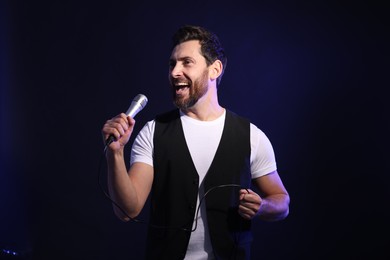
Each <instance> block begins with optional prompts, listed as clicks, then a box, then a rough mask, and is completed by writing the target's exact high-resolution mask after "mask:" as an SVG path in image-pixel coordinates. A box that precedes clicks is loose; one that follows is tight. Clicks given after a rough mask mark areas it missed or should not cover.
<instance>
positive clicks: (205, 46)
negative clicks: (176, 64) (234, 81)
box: [172, 25, 227, 86]
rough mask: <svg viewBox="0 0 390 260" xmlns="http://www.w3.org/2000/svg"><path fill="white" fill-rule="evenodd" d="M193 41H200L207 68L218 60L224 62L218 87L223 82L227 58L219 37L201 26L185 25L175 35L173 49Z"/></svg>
mask: <svg viewBox="0 0 390 260" xmlns="http://www.w3.org/2000/svg"><path fill="white" fill-rule="evenodd" d="M191 40H198V41H199V43H200V45H201V48H200V50H201V54H202V55H203V57H205V59H206V64H207V66H210V65H211V64H213V63H214V61H216V60H220V61H221V62H222V65H223V68H222V73H221V75H220V76H219V77H218V79H217V86H218V85H219V83H220V82H221V79H222V75H223V73H224V72H225V68H226V64H227V57H226V55H225V50H224V49H223V47H222V45H221V43H220V41H219V39H218V37H217V35H216V34H214V33H213V32H211V31H209V30H207V29H205V28H203V27H200V26H193V25H184V26H182V27H180V28H179V29H178V30H177V31H176V33H175V34H174V35H173V37H172V44H173V46H172V49H173V48H175V46H176V45H178V44H180V43H183V42H186V41H191Z"/></svg>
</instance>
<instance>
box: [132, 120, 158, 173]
mask: <svg viewBox="0 0 390 260" xmlns="http://www.w3.org/2000/svg"><path fill="white" fill-rule="evenodd" d="M154 125H155V122H154V120H152V121H149V122H147V123H146V124H145V125H144V127H143V128H142V129H141V131H140V132H139V133H138V135H137V136H136V138H135V140H134V143H133V146H132V148H131V153H130V165H132V164H133V163H135V162H143V163H146V164H149V165H151V166H153V135H154Z"/></svg>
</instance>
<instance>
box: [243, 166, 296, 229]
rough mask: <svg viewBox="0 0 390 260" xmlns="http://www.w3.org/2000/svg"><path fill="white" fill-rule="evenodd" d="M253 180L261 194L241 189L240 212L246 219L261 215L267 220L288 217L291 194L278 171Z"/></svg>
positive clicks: (261, 217)
mask: <svg viewBox="0 0 390 260" xmlns="http://www.w3.org/2000/svg"><path fill="white" fill-rule="evenodd" d="M252 182H253V184H254V185H255V186H256V188H257V189H258V190H259V193H260V194H257V193H256V192H254V191H252V190H248V191H247V190H246V189H242V190H240V205H239V214H240V215H241V216H242V217H243V218H245V219H252V218H254V217H255V216H259V217H260V219H262V220H266V221H277V220H282V219H284V218H286V217H287V215H288V213H289V204H290V196H289V194H288V192H287V190H286V188H285V187H284V185H283V183H282V180H281V179H280V177H279V174H278V172H277V171H273V172H271V173H269V174H267V175H264V176H261V177H259V178H256V179H254V180H252ZM248 192H249V193H248Z"/></svg>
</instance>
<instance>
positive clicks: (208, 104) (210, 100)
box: [182, 94, 225, 121]
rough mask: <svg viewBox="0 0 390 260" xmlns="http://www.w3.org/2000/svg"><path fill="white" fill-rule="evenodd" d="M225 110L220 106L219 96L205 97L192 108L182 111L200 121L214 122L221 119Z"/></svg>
mask: <svg viewBox="0 0 390 260" xmlns="http://www.w3.org/2000/svg"><path fill="white" fill-rule="evenodd" d="M224 110H225V109H224V108H223V107H221V106H220V105H219V102H218V97H217V95H207V94H206V95H205V96H203V97H202V98H201V99H199V100H198V102H197V103H196V104H195V105H193V106H192V107H190V108H188V109H186V110H182V112H183V113H184V114H185V115H187V116H189V117H191V118H194V119H197V120H200V121H212V120H215V119H217V118H218V117H220V116H221V115H222V114H223V112H224Z"/></svg>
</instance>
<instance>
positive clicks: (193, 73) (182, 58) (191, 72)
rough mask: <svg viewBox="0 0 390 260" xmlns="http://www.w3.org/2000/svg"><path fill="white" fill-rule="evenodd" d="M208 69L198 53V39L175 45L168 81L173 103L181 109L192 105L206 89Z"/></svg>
mask: <svg viewBox="0 0 390 260" xmlns="http://www.w3.org/2000/svg"><path fill="white" fill-rule="evenodd" d="M208 80H209V70H208V68H207V64H206V59H205V58H204V57H203V56H202V55H201V54H200V44H199V42H198V41H187V42H183V43H181V44H179V45H177V46H176V47H175V48H174V49H173V51H172V55H171V58H170V62H169V81H170V85H171V89H172V94H173V101H174V104H175V105H176V106H177V107H178V108H180V109H183V110H186V109H187V108H190V107H192V106H193V105H195V104H196V102H197V101H198V100H199V99H200V98H201V97H203V96H204V95H205V94H206V92H207V90H208Z"/></svg>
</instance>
